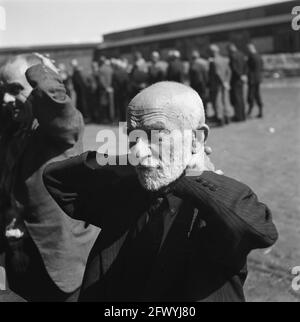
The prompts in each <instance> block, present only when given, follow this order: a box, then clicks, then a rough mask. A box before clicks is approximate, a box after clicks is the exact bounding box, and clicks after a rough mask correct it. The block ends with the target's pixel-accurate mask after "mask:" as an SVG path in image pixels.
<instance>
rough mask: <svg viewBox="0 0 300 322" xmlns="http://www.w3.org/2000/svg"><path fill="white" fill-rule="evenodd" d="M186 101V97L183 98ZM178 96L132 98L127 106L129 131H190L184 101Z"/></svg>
mask: <svg viewBox="0 0 300 322" xmlns="http://www.w3.org/2000/svg"><path fill="white" fill-rule="evenodd" d="M185 99H186V100H188V99H189V98H188V96H186V97H185ZM185 99H184V97H182V96H179V95H176V94H174V95H172V96H170V95H168V96H164V95H163V94H162V93H159V94H158V95H143V94H141V95H140V96H138V97H136V98H134V99H133V100H132V101H131V102H130V104H129V106H128V114H127V122H128V128H129V129H135V128H140V129H148V130H149V129H150V130H151V129H155V130H156V129H167V130H170V131H172V130H183V129H191V128H192V124H191V122H190V118H189V117H190V115H188V113H187V111H186V106H185V105H186V103H187V102H186V101H185Z"/></svg>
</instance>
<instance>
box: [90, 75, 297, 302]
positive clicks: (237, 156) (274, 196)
mask: <svg viewBox="0 0 300 322" xmlns="http://www.w3.org/2000/svg"><path fill="white" fill-rule="evenodd" d="M263 97H264V102H265V109H264V111H265V117H264V118H263V119H256V118H253V119H250V120H248V121H247V122H245V123H241V124H236V123H232V124H230V125H229V126H227V127H224V128H213V129H211V132H210V136H209V140H208V145H210V146H211V147H212V148H213V155H212V160H213V162H214V163H215V165H216V167H217V168H218V169H222V170H223V171H224V173H225V174H226V175H227V176H230V177H233V178H235V179H237V180H240V181H242V182H244V183H246V184H247V185H249V186H250V187H251V188H252V189H253V190H254V191H255V192H256V194H257V195H258V197H259V199H260V200H261V201H262V202H264V203H266V204H267V205H268V206H269V207H270V209H271V210H272V213H273V217H274V222H275V224H276V226H277V229H278V231H279V235H280V238H279V240H278V242H277V243H276V244H275V245H274V247H272V248H271V249H267V250H258V251H254V252H252V253H251V255H250V256H249V276H248V279H247V282H246V286H245V292H246V297H247V300H248V301H250V302H254V301H255V302H256V301H258V302H261V301H263V302H269V301H275V302H279V301H289V302H291V301H293V302H297V301H300V291H299V292H295V291H293V290H292V288H291V281H292V279H293V278H294V276H293V275H292V274H291V270H292V268H293V267H294V266H300V182H299V178H300V161H299V160H300V81H299V80H291V81H287V82H286V81H285V82H277V83H273V84H265V85H264V87H263ZM253 112H254V113H253V114H254V115H255V114H256V113H257V111H256V110H254V111H253ZM102 128H103V127H102V126H95V125H89V126H87V128H86V132H85V137H84V142H85V143H84V145H85V150H88V149H97V148H98V146H99V144H97V143H96V134H97V132H98V131H99V130H100V129H102Z"/></svg>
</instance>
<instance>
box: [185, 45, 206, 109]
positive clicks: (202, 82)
mask: <svg viewBox="0 0 300 322" xmlns="http://www.w3.org/2000/svg"><path fill="white" fill-rule="evenodd" d="M189 76H190V86H191V87H192V88H193V89H194V90H195V91H196V92H197V93H198V94H199V96H200V97H201V99H202V101H203V104H204V109H205V110H206V104H207V99H208V97H207V85H208V62H207V61H206V60H205V59H203V58H201V57H200V53H199V52H198V51H197V50H194V51H193V52H192V61H191V63H190V68H189Z"/></svg>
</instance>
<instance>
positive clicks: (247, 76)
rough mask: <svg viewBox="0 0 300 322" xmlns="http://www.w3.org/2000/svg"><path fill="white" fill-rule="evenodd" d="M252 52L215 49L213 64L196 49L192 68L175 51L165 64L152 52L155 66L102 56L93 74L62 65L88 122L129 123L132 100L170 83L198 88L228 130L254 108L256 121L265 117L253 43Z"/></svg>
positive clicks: (136, 57)
mask: <svg viewBox="0 0 300 322" xmlns="http://www.w3.org/2000/svg"><path fill="white" fill-rule="evenodd" d="M247 51H248V52H247V55H245V54H244V53H243V52H242V51H240V50H239V49H238V48H237V47H236V45H234V44H230V45H229V46H228V56H227V57H226V56H223V55H222V54H221V53H220V48H219V47H218V46H217V45H214V44H212V45H211V46H210V47H209V55H208V59H204V58H202V57H201V54H200V52H199V51H198V50H194V51H193V52H192V53H191V60H190V62H188V63H187V62H185V61H183V60H182V58H181V54H180V52H179V51H178V50H171V51H170V52H169V53H168V59H167V60H166V61H165V60H162V59H161V56H160V53H159V52H157V51H154V52H152V53H151V58H150V61H146V60H145V59H144V58H143V56H142V54H141V53H140V52H135V53H134V59H133V62H132V63H129V62H128V60H127V59H126V58H124V57H122V58H110V59H107V58H106V57H104V56H101V57H100V59H99V61H94V62H93V63H92V71H91V73H90V74H89V75H86V74H85V73H84V71H83V69H82V68H81V67H80V66H79V64H78V62H77V61H76V60H72V62H71V65H72V70H73V72H72V73H70V72H68V71H67V68H66V66H65V65H63V64H61V65H60V66H59V67H60V70H61V76H62V77H63V79H64V80H65V85H66V87H67V88H68V89H69V91H70V93H71V96H72V93H73V97H74V100H75V101H76V106H77V108H78V109H79V110H80V111H81V112H82V114H83V116H84V118H85V121H86V122H87V123H89V122H96V123H113V122H118V121H125V119H126V107H127V104H128V102H129V101H130V99H131V98H133V97H134V96H135V95H136V94H137V93H138V92H139V91H141V90H142V89H144V88H145V87H147V86H149V85H151V84H154V83H156V82H159V81H163V80H168V81H175V82H179V83H184V84H188V85H190V86H191V87H192V88H193V89H195V90H196V91H197V92H198V93H199V95H200V97H201V98H202V100H203V102H204V106H205V109H206V110H207V108H208V105H209V104H210V105H211V108H212V111H213V114H212V112H211V113H210V114H211V115H210V116H211V117H210V118H209V119H210V122H211V124H214V125H217V126H223V125H226V124H229V123H230V122H231V121H233V122H241V121H245V120H246V119H247V117H251V114H252V110H253V107H254V105H255V104H256V105H257V106H258V109H259V112H258V114H257V115H256V116H257V117H260V118H261V117H262V116H263V102H262V98H261V93H260V84H261V81H262V71H263V64H262V59H261V57H260V55H259V54H258V53H257V50H256V48H255V46H254V45H253V44H248V46H247ZM246 88H247V91H246Z"/></svg>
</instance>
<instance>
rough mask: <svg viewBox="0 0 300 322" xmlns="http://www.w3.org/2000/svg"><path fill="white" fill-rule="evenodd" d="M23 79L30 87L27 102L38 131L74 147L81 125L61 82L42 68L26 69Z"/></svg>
mask: <svg viewBox="0 0 300 322" xmlns="http://www.w3.org/2000/svg"><path fill="white" fill-rule="evenodd" d="M26 78H27V80H28V82H29V84H30V85H31V86H32V87H33V91H32V92H31V95H30V96H29V98H28V101H29V103H30V104H31V106H32V110H33V114H34V117H35V118H36V119H37V120H38V122H39V130H40V131H41V132H42V133H43V134H44V135H45V136H46V137H48V138H50V139H52V140H54V141H56V142H59V143H62V144H66V145H70V146H72V145H74V144H75V143H76V142H77V140H78V137H79V134H80V132H81V131H83V127H84V124H83V119H82V116H81V113H80V112H79V111H78V110H77V109H76V108H75V107H74V106H73V104H72V102H71V99H70V97H69V96H68V95H67V93H66V88H65V86H64V84H63V80H62V78H61V77H60V76H59V75H58V74H57V73H56V72H54V71H53V70H52V69H50V68H49V67H47V66H45V65H43V64H39V65H35V66H32V67H30V68H29V69H28V70H27V71H26Z"/></svg>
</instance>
